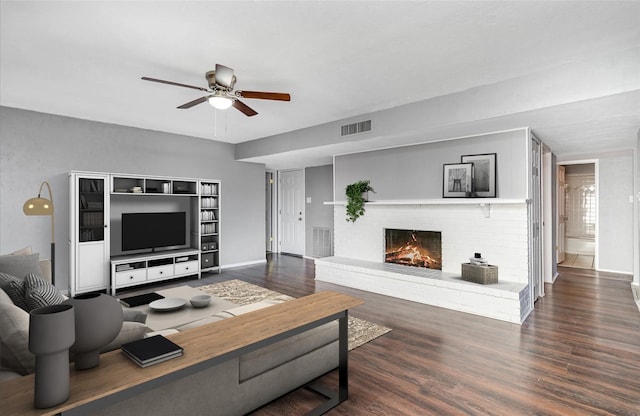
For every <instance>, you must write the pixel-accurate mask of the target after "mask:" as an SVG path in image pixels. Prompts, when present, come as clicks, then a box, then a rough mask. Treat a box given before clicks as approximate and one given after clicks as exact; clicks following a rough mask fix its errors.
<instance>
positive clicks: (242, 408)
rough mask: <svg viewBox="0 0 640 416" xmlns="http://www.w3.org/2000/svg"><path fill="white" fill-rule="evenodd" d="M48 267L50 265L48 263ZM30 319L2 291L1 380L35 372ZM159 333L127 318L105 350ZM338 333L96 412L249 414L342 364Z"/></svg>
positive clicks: (325, 330)
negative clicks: (339, 354) (6, 329)
mask: <svg viewBox="0 0 640 416" xmlns="http://www.w3.org/2000/svg"><path fill="white" fill-rule="evenodd" d="M2 257H3V256H0V273H1V272H2V269H1V267H2V262H1V260H2V259H1V258H2ZM43 265H44V266H45V268H46V262H45V263H44V264H43ZM43 274H46V272H44V273H43ZM271 305H273V302H272V301H262V302H257V303H254V304H250V305H245V306H238V307H236V308H232V309H229V310H226V311H223V312H220V313H217V314H215V315H213V316H210V317H207V318H203V319H201V320H198V321H194V322H191V323H188V324H185V325H181V326H179V327H177V328H173V329H170V330H168V331H160V333H163V334H164V335H167V336H169V337H170V334H171V333H172V332H175V331H189V330H191V329H193V328H196V327H198V326H200V325H207V324H210V325H215V322H217V321H221V320H224V319H227V318H229V317H232V316H237V315H240V314H243V313H247V312H250V311H254V310H257V309H261V308H265V307H269V306H271ZM28 323H29V317H28V313H27V312H25V311H24V310H22V309H21V308H19V307H17V306H16V305H14V304H13V303H11V299H10V297H9V296H8V295H7V294H6V293H4V292H3V291H2V290H0V325H3V326H5V327H6V326H11V327H12V328H13V329H10V330H8V331H6V332H5V328H2V332H1V334H2V335H1V337H2V342H1V343H0V348H1V349H0V355H1V357H2V364H3V370H2V373H3V374H2V376H1V378H0V382H1V381H3V380H7V379H8V378H11V377H20V375H26V374H29V373H31V372H33V371H34V367H35V365H34V358H33V356H32V355H31V353H30V352H29V351H28V348H27V344H28ZM156 333H157V332H151V331H150V329H149V328H147V327H146V326H145V325H144V324H143V323H141V322H124V323H123V330H122V331H121V333H120V334H119V335H118V337H117V338H116V340H114V341H113V342H112V343H111V344H110V345H108V346H107V347H105V348H104V349H103V352H106V351H110V350H113V349H117V348H119V347H120V345H121V344H122V343H123V342H128V341H130V340H133V339H139V338H142V337H144V336H145V335H146V336H149V335H153V334H156ZM338 336H339V332H338V323H337V322H330V323H327V324H324V325H322V326H320V327H317V328H314V329H312V330H309V331H305V332H303V333H301V334H298V335H295V336H292V337H290V338H287V339H284V340H281V341H279V342H277V343H275V344H272V345H268V346H266V347H262V348H260V349H258V350H255V351H253V352H250V353H247V354H245V355H243V356H240V357H237V358H234V359H230V360H228V361H225V362H223V363H221V364H218V365H216V366H213V367H210V368H207V369H204V370H201V371H199V372H198V373H196V374H192V375H190V376H188V377H185V378H182V379H179V380H176V381H172V382H169V383H167V384H163V385H158V386H157V387H155V388H153V389H152V390H149V391H146V392H144V393H141V394H136V395H135V396H133V397H130V398H126V399H124V400H122V401H119V402H117V403H114V404H111V405H110V406H108V407H100V408H92V409H91V414H92V415H104V416H106V415H119V416H120V415H124V416H126V415H132V416H134V415H135V416H139V415H141V414H153V415H167V416H168V415H179V414H215V415H243V414H246V413H249V412H251V411H252V410H254V409H257V408H259V407H260V406H262V405H264V404H267V403H269V402H270V401H272V400H274V399H276V398H278V397H280V396H282V395H284V394H287V393H288V392H290V391H292V390H295V389H296V388H298V387H300V386H302V385H304V384H307V383H308V382H310V381H312V380H314V379H316V378H318V377H321V376H322V375H324V374H326V373H327V372H329V371H331V370H334V369H335V368H337V367H338ZM7 350H9V351H7ZM17 358H19V359H21V360H22V361H21V364H20V365H19V366H16V365H15V363H11V361H12V360H13V361H15V360H16V359H17ZM7 367H8V368H7ZM141 371H142V370H141Z"/></svg>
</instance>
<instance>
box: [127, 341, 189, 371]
mask: <svg viewBox="0 0 640 416" xmlns="http://www.w3.org/2000/svg"><path fill="white" fill-rule="evenodd" d="M120 349H121V350H122V352H123V353H124V355H126V356H127V357H129V358H130V359H131V360H132V361H133V362H135V363H136V364H138V365H139V366H140V367H148V366H150V365H153V364H158V363H161V362H163V361H167V360H170V359H172V358H176V357H179V356H181V355H182V354H183V353H184V350H183V349H182V347H181V346H179V345H178V344H176V343H174V342H173V341H170V340H168V339H167V338H165V337H163V336H162V335H154V336H152V337H149V338H143V339H139V340H137V341H132V342H128V343H126V344H122V346H121V347H120Z"/></svg>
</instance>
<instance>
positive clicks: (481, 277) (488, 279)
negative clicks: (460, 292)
mask: <svg viewBox="0 0 640 416" xmlns="http://www.w3.org/2000/svg"><path fill="white" fill-rule="evenodd" d="M462 280H466V281H468V282H474V283H480V284H482V285H489V284H492V283H498V266H492V265H488V266H476V265H475V264H471V263H462Z"/></svg>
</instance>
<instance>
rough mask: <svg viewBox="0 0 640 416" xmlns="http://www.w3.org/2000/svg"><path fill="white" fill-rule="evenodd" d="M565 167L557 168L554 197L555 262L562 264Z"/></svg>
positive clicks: (564, 220) (564, 221) (564, 225)
mask: <svg viewBox="0 0 640 416" xmlns="http://www.w3.org/2000/svg"><path fill="white" fill-rule="evenodd" d="M566 186H567V185H566V179H565V167H564V166H558V188H557V190H558V193H557V195H556V201H557V203H558V230H557V233H556V250H557V252H556V255H557V259H558V260H557V262H558V263H562V262H563V261H564V236H565V232H566V227H567V213H566V201H565V200H566V198H565V188H566Z"/></svg>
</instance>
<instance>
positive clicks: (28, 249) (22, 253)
mask: <svg viewBox="0 0 640 416" xmlns="http://www.w3.org/2000/svg"><path fill="white" fill-rule="evenodd" d="M9 254H11V255H12V256H26V255H29V254H33V251H32V250H31V246H29V247H25V248H21V249H20V250H17V251H14V252H13V253H9Z"/></svg>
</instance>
